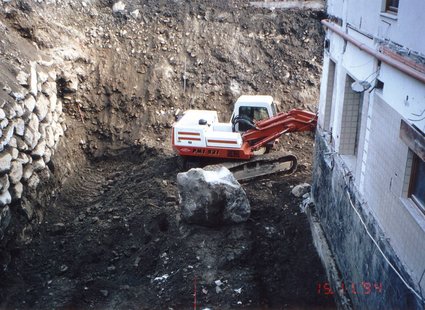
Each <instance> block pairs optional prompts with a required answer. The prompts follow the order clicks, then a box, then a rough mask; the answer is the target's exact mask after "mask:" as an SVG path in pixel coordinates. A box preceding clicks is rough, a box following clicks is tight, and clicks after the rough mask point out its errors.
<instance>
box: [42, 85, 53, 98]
mask: <svg viewBox="0 0 425 310" xmlns="http://www.w3.org/2000/svg"><path fill="white" fill-rule="evenodd" d="M56 87H57V85H56V82H46V83H44V84H43V85H42V87H41V89H42V91H43V93H44V94H45V95H47V96H48V97H51V96H52V95H56V92H57V90H56Z"/></svg>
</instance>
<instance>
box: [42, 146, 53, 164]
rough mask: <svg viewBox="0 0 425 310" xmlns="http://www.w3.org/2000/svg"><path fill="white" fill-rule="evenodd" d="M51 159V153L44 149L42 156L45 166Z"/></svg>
mask: <svg viewBox="0 0 425 310" xmlns="http://www.w3.org/2000/svg"><path fill="white" fill-rule="evenodd" d="M51 158H52V151H51V150H50V149H49V148H48V147H46V151H45V152H44V155H43V159H44V162H45V163H46V164H47V163H48V162H50V159H51Z"/></svg>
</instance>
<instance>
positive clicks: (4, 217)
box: [0, 206, 12, 239]
mask: <svg viewBox="0 0 425 310" xmlns="http://www.w3.org/2000/svg"><path fill="white" fill-rule="evenodd" d="M11 218H12V216H11V214H10V209H9V206H6V207H4V208H3V209H2V210H1V212H0V231H1V233H3V232H4V231H5V230H6V229H7V227H8V226H9V224H10V219H11ZM0 239H1V238H0Z"/></svg>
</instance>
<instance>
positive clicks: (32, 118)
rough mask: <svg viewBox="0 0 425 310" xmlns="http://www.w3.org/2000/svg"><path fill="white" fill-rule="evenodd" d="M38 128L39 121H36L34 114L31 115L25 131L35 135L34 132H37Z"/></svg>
mask: <svg viewBox="0 0 425 310" xmlns="http://www.w3.org/2000/svg"><path fill="white" fill-rule="evenodd" d="M39 127H40V120H39V119H38V117H37V115H36V114H34V113H32V114H31V116H30V118H29V122H28V126H27V129H29V130H31V131H32V132H33V133H35V132H38V130H39Z"/></svg>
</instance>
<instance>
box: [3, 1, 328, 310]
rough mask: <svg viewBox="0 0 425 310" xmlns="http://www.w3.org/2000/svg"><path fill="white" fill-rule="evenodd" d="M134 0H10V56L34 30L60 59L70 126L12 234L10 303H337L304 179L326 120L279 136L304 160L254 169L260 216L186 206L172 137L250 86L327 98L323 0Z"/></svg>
mask: <svg viewBox="0 0 425 310" xmlns="http://www.w3.org/2000/svg"><path fill="white" fill-rule="evenodd" d="M52 3H53V4H52ZM125 3H126V8H125V11H122V12H116V13H113V12H112V6H113V2H112V1H100V0H99V1H88V0H87V1H83V2H80V1H62V2H61V1H57V2H56V1H44V2H43V1H39V3H35V2H34V3H33V2H30V1H12V2H11V3H5V4H1V5H2V6H3V7H2V9H1V10H0V21H1V24H0V26H2V27H4V28H5V29H7V35H6V36H5V38H4V41H2V43H1V47H2V51H3V52H2V55H3V56H5V59H6V61H4V62H2V63H0V65H1V66H3V65H4V64H7V66H8V68H9V67H11V66H17V67H19V66H22V67H23V66H24V65H26V64H27V63H28V62H29V60H31V57H35V56H34V55H26V54H25V53H24V52H21V49H24V50H25V48H24V47H25V45H24V43H22V42H25V44H30V45H32V46H35V45H36V46H37V49H36V52H34V53H38V54H37V55H38V56H39V59H40V58H42V59H44V60H45V61H46V62H48V61H53V63H54V66H57V70H58V80H57V84H58V95H59V96H60V98H61V99H62V100H63V101H64V103H65V104H64V108H65V111H66V114H67V125H68V131H67V132H66V135H65V137H64V139H63V141H62V142H61V145H60V147H59V149H58V151H57V152H56V154H55V157H54V158H53V160H52V165H51V170H52V172H53V174H54V176H55V178H54V180H52V181H50V182H49V183H46V185H45V186H44V187H43V188H41V189H40V190H39V193H37V195H36V196H32V197H29V198H28V199H30V200H31V199H32V200H34V204H36V205H37V212H36V213H37V216H36V217H35V220H34V221H33V222H31V223H29V224H25V225H27V226H25V227H31V229H27V230H26V231H25V232H24V233H21V234H17V236H16V240H15V239H14V240H12V241H10V242H8V243H7V244H5V245H4V250H3V254H2V255H1V256H2V257H1V259H0V260H1V263H2V268H1V270H0V308H1V309H15V308H16V309H29V308H31V309H51V308H60V309H91V308H94V309H104V308H107V309H111V308H112V309H188V308H196V309H206V308H210V309H234V308H251V309H328V308H335V304H334V301H333V299H332V298H331V297H329V296H323V295H318V294H317V293H316V287H317V285H318V284H319V283H324V282H326V275H325V272H324V270H323V267H322V265H321V263H320V259H319V257H318V255H317V253H316V250H315V248H314V246H313V244H312V238H311V232H310V228H309V224H308V221H307V218H306V216H305V214H303V213H302V212H301V211H300V208H299V204H300V202H301V199H300V198H295V197H294V196H292V195H291V194H290V191H291V189H292V187H293V186H295V185H297V184H299V183H304V182H309V181H310V179H311V165H312V150H313V137H312V134H310V133H302V134H292V135H285V136H284V137H282V138H281V142H280V145H279V146H278V149H280V150H284V151H287V152H291V153H293V154H295V155H296V156H297V157H298V162H299V167H298V170H297V172H296V173H294V174H293V175H290V176H284V177H282V176H273V177H269V178H262V179H257V180H254V181H251V182H248V183H244V184H243V187H244V189H245V190H246V192H247V195H248V198H249V200H250V202H251V207H252V214H251V217H250V219H249V220H248V221H247V222H246V223H243V224H240V225H232V226H223V227H217V228H206V227H201V226H194V225H186V224H184V223H182V222H181V221H180V218H179V213H180V211H179V205H178V192H177V187H176V175H177V173H178V172H179V171H178V168H177V164H176V161H177V158H176V156H175V155H174V154H173V152H172V150H171V147H170V127H171V125H172V123H173V121H174V120H175V118H176V116H178V115H179V114H181V112H182V111H184V110H186V109H189V108H197V109H214V110H217V111H219V113H220V115H221V117H222V120H223V121H224V120H227V119H228V116H229V115H230V113H231V110H232V103H233V102H234V101H235V100H236V99H237V97H238V96H239V95H242V94H270V95H273V96H274V98H275V100H276V101H277V103H278V104H279V109H280V111H285V110H288V109H290V108H294V107H298V108H306V109H310V110H313V111H314V110H315V102H317V101H318V94H319V79H320V72H321V63H320V61H321V58H322V52H323V49H322V41H323V32H322V29H321V26H320V19H321V18H322V13H321V12H318V11H309V10H286V11H283V10H277V9H276V10H268V9H261V8H256V7H253V6H251V5H250V4H249V2H248V1H182V0H174V1H171V0H170V1H165V0H162V1H158V0H146V1H143V2H142V1H126V2H125ZM136 10H139V11H138V12H139V13H138V14H139V15H137V14H135V13H134V12H135V11H136ZM130 13H134V14H130ZM136 15H137V16H136ZM33 48H34V47H33ZM35 58H36V57H35ZM2 68H3V67H2ZM5 72H6V71H5ZM69 75H74V76H76V77H77V79H78V90H77V91H75V92H72V93H71V92H69V91H68V90H67V89H66V88H65V87H62V86H61V85H62V84H61V82H62V81H63V80H64V77H65V76H69ZM32 200H31V201H32ZM17 216H18V215H17ZM28 225H29V226H28Z"/></svg>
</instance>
